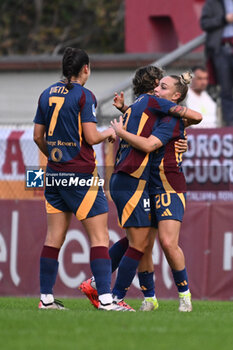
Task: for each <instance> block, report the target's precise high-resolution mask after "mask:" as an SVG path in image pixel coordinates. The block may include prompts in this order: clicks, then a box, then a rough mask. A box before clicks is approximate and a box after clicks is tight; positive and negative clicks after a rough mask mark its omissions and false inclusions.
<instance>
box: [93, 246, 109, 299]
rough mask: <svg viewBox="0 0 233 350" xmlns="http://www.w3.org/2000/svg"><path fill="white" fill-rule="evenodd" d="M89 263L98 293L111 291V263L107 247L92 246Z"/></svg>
mask: <svg viewBox="0 0 233 350" xmlns="http://www.w3.org/2000/svg"><path fill="white" fill-rule="evenodd" d="M90 265H91V270H92V273H93V276H94V278H95V283H96V289H97V292H98V295H99V296H100V295H102V294H109V293H111V276H112V264H111V259H110V256H109V253H108V248H107V247H102V246H101V247H100V246H98V247H92V248H91V251H90Z"/></svg>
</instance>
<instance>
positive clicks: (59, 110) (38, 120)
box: [34, 48, 127, 311]
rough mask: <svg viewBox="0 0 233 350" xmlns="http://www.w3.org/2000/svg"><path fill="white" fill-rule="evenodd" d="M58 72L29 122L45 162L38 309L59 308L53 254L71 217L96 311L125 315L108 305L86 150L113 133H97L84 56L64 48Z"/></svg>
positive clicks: (92, 170)
mask: <svg viewBox="0 0 233 350" xmlns="http://www.w3.org/2000/svg"><path fill="white" fill-rule="evenodd" d="M62 68H63V76H64V80H61V81H59V82H57V83H55V84H53V85H51V86H50V87H48V88H47V89H46V90H45V91H44V92H43V93H42V94H41V96H40V98H39V103H38V108H37V112H36V116H35V119H34V123H35V126H34V141H35V142H36V144H37V145H38V147H39V149H40V150H41V151H42V152H43V153H44V155H45V156H46V157H47V158H48V163H47V169H46V187H45V198H46V210H47V221H48V229H47V235H46V239H45V243H44V247H43V249H42V253H41V258H40V293H41V298H40V303H39V309H64V306H63V305H62V304H61V303H60V302H58V301H56V300H55V299H54V296H53V287H54V285H55V281H56V277H57V272H58V255H59V251H60V248H61V247H62V244H63V242H64V240H65V236H66V233H67V230H68V227H69V224H70V220H71V216H72V213H74V215H75V216H76V217H77V219H78V220H80V221H81V222H82V224H83V226H84V228H85V230H86V232H87V234H88V237H89V240H90V245H91V251H90V265H91V269H92V273H93V275H94V276H95V280H96V285H97V290H98V295H99V302H100V303H99V309H101V310H107V311H109V310H113V311H127V310H126V309H125V308H124V307H122V306H120V305H117V304H115V303H113V298H112V294H111V260H110V257H109V253H108V246H109V235H108V228H107V212H108V203H107V200H106V198H105V195H104V192H103V188H102V186H101V185H100V183H101V184H102V182H100V181H99V177H98V174H97V170H96V159H95V153H94V150H93V148H92V145H94V144H97V143H100V142H102V141H103V140H105V139H107V138H111V140H112V141H114V139H115V133H114V130H113V129H112V128H108V129H106V130H104V131H102V132H99V131H98V130H97V128H96V122H97V120H96V115H95V108H96V104H97V103H96V99H95V96H94V95H93V94H92V92H91V91H89V90H88V89H86V88H84V84H85V83H86V81H87V79H88V78H89V76H90V72H91V70H90V64H89V57H88V55H87V53H86V52H85V51H84V50H81V49H75V48H67V49H66V50H65V52H64V55H63V61H62ZM48 179H50V180H51V179H52V181H49V180H48Z"/></svg>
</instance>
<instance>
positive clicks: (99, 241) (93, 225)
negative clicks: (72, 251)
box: [82, 213, 109, 247]
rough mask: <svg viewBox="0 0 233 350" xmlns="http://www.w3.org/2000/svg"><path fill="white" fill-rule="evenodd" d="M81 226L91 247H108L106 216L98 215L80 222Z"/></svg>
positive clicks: (105, 214)
mask: <svg viewBox="0 0 233 350" xmlns="http://www.w3.org/2000/svg"><path fill="white" fill-rule="evenodd" d="M82 224H83V226H84V228H85V230H86V232H87V234H88V237H89V240H90V243H91V247H96V246H103V247H108V246H109V235H108V226H107V224H108V214H107V213H104V214H100V215H96V216H93V217H91V218H87V219H84V220H82Z"/></svg>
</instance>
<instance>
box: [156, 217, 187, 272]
mask: <svg viewBox="0 0 233 350" xmlns="http://www.w3.org/2000/svg"><path fill="white" fill-rule="evenodd" d="M180 227H181V222H180V221H176V220H162V221H160V222H159V241H160V244H161V247H162V249H163V251H164V254H165V255H166V258H167V261H168V263H169V265H170V267H171V269H172V270H177V271H180V270H183V269H184V268H185V259H184V254H183V251H182V249H181V248H180V247H179V245H178V242H179V234H180Z"/></svg>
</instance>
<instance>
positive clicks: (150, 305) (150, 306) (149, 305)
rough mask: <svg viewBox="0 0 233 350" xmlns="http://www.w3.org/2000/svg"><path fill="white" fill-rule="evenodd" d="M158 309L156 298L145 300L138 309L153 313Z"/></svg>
mask: <svg viewBox="0 0 233 350" xmlns="http://www.w3.org/2000/svg"><path fill="white" fill-rule="evenodd" d="M158 307H159V303H158V300H157V299H156V298H145V299H144V300H143V302H142V305H141V307H140V309H139V310H140V311H153V310H157V309H158Z"/></svg>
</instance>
